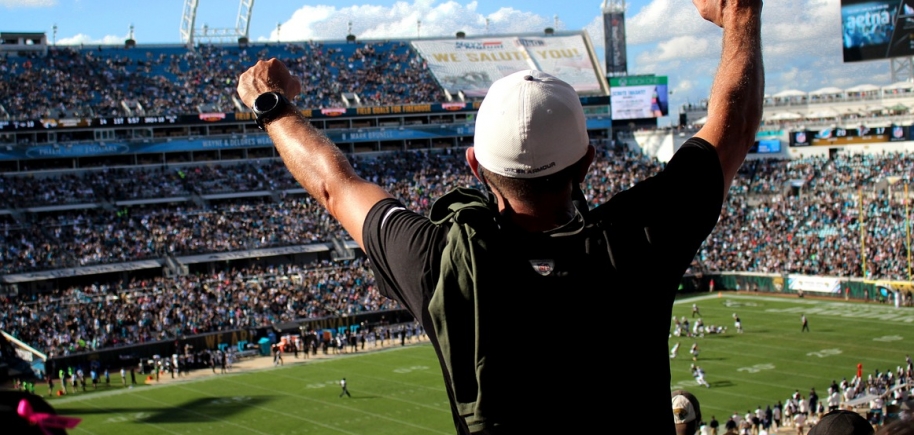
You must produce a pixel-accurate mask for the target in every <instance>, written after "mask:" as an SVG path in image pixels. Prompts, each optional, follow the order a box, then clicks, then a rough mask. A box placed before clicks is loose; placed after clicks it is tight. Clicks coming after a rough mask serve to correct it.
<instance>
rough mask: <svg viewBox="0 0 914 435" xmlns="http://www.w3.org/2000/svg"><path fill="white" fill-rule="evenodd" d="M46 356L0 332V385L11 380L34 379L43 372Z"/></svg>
mask: <svg viewBox="0 0 914 435" xmlns="http://www.w3.org/2000/svg"><path fill="white" fill-rule="evenodd" d="M45 360H47V356H46V355H44V354H43V353H41V352H38V351H37V350H35V349H34V348H32V347H30V346H28V345H27V344H25V343H23V342H21V341H19V340H17V339H16V338H15V337H13V336H12V335H10V334H8V333H6V332H4V331H0V385H4V384H6V383H7V382H9V381H11V380H13V379H17V378H18V379H35V378H38V377H39V373H40V372H44V361H45Z"/></svg>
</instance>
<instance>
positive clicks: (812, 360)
mask: <svg viewBox="0 0 914 435" xmlns="http://www.w3.org/2000/svg"><path fill="white" fill-rule="evenodd" d="M693 303H696V304H698V306H699V308H700V312H701V316H702V320H703V322H704V323H705V325H710V324H714V325H722V326H726V327H727V330H726V332H725V333H723V334H711V335H705V337H703V338H687V337H675V336H674V337H672V338H671V339H670V346H672V345H673V344H675V343H676V342H677V341H679V342H681V347H680V350H679V353H678V356H677V357H676V358H675V359H673V360H671V362H670V364H671V371H672V382H673V385H672V387H673V388H686V389H688V390H690V391H693V392H695V394H696V395H697V396H698V398H699V400H700V402H701V406H702V414H703V416H704V418H705V419H706V420H707V419H709V418H710V417H711V416H712V415H715V416H716V417H717V418H718V420H721V421H724V420H726V418H727V416H729V415H730V414H732V413H733V412H739V413H741V414H742V413H745V412H746V411H747V410H750V409H751V410H754V409H755V408H756V407H757V406H761V407H762V408H764V407H765V406H766V405H768V404H774V403H775V402H776V401H777V400H781V401H783V400H784V399H786V398H787V397H788V396H789V395H790V394H791V393H793V392H794V390H799V391H800V392H801V393H802V394H803V396H804V397H805V396H806V395H807V393H808V392H809V389H810V388H811V387H814V388H815V389H816V391H817V392H818V394H819V397H820V399H823V400H824V398H825V396H826V395H827V390H828V386H829V385H830V384H831V381H832V380H833V379H834V380H837V381H839V382H840V381H841V379H842V378H843V377H847V378H848V379H851V378H852V377H853V376H854V374H855V371H856V366H857V364H858V363H862V364H863V372H864V376H866V375H867V374H869V373H873V372H874V371H875V370H879V371H881V372H882V371H886V370H894V369H895V368H896V367H897V366H901V365H904V363H905V355H906V354H908V353H910V352H911V350H912V349H911V344H910V343H911V340H912V338H914V334H912V332H914V329H912V328H914V325H912V323H914V310H912V309H911V308H895V307H893V306H890V305H882V304H876V303H853V302H851V303H848V302H843V301H824V300H814V299H799V298H796V297H787V298H782V297H773V296H768V297H766V296H743V295H733V294H727V293H724V294H723V295H722V297H718V295H717V294H716V293H715V294H710V295H707V296H702V297H698V298H691V299H684V300H681V301H677V303H676V305H675V306H674V314H676V315H677V316H678V317H683V316H685V317H686V318H687V319H689V320H690V321H694V320H695V319H696V318H697V317H696V318H693V317H691V316H692V314H691V313H692V310H691V306H692V304H693ZM641 309H643V308H641ZM734 313H736V314H738V315H739V317H740V319H741V320H742V324H743V329H744V331H745V332H744V333H741V334H740V333H737V332H736V330H735V328H734V325H733V318H732V315H733V314H734ZM803 314H805V315H806V317H807V318H808V319H809V327H810V331H809V332H802V331H801V322H800V317H801V316H802V315H803ZM693 343H698V346H699V349H700V353H699V356H698V361H693V360H692V357H691V355H690V354H689V348H690V347H691V346H692V344H693ZM630 354H631V355H632V360H630V361H624V362H623V363H624V364H630V365H637V363H638V362H637V361H636V360H635V359H636V358H637V357H638V356H637V353H630ZM569 357H573V356H569ZM693 363H694V364H697V365H699V366H701V367H702V368H704V370H705V372H706V379H707V381H708V382H709V383H710V385H711V387H710V388H705V387H700V386H698V385H697V383H696V382H695V380H694V379H693V378H692V376H691V373H690V370H689V367H690V365H691V364H693ZM575 375H576V374H575ZM570 376H572V375H570ZM594 376H598V375H594ZM344 377H345V378H346V379H347V381H348V383H349V391H350V392H351V394H352V397H351V398H350V397H340V396H339V395H340V392H341V389H340V386H339V380H340V379H341V378H344ZM112 383H113V384H114V385H116V387H112V388H111V390H110V391H99V392H92V393H88V394H81V395H75V396H71V397H66V398H63V399H59V398H54V399H52V400H51V403H52V404H54V406H55V407H56V408H57V411H58V412H59V413H61V414H63V415H72V416H78V417H82V418H83V422H82V423H81V424H80V425H79V426H78V427H77V428H76V429H74V430H72V431H71V433H74V434H79V433H83V434H98V435H102V434H123V433H130V434H197V433H218V434H220V435H228V434H248V433H254V434H271V435H273V434H350V435H361V434H365V435H368V434H452V433H454V429H453V425H452V423H451V418H450V411H449V408H448V404H447V396H446V393H445V389H444V386H443V381H442V377H441V373H440V369H439V366H438V362H437V359H436V358H435V354H434V351H433V350H432V348H431V346H430V345H429V344H427V342H426V343H425V344H421V345H414V346H407V347H403V348H397V347H394V348H390V349H387V350H382V351H378V352H372V353H361V354H354V355H346V356H341V357H337V358H332V359H324V360H320V361H313V362H309V363H306V364H295V365H287V366H283V367H275V368H274V367H271V368H269V369H265V370H258V371H252V372H247V373H233V374H230V375H219V376H208V377H203V378H198V379H196V380H191V381H187V382H175V383H170V384H166V385H161V386H154V387H141V388H136V389H124V388H121V387H119V380H118V381H116V382H115V381H114V380H112ZM100 390H101V389H100ZM41 391H44V390H41Z"/></svg>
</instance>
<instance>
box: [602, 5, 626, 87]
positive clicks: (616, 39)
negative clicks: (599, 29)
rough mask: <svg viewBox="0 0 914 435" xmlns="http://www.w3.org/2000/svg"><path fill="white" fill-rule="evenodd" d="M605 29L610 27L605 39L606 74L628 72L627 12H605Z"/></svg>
mask: <svg viewBox="0 0 914 435" xmlns="http://www.w3.org/2000/svg"><path fill="white" fill-rule="evenodd" d="M603 29H609V31H608V32H606V35H604V38H605V40H604V41H603V43H604V45H605V47H606V53H605V54H606V74H625V73H627V72H628V58H627V57H628V55H627V53H626V45H625V13H624V12H611V13H604V14H603Z"/></svg>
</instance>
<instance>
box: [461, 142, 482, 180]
mask: <svg viewBox="0 0 914 435" xmlns="http://www.w3.org/2000/svg"><path fill="white" fill-rule="evenodd" d="M466 158H467V164H468V165H470V170H471V171H473V175H474V176H475V177H476V179H477V180H479V181H480V182H482V184H486V180H484V179H483V178H482V176H481V175H479V160H476V150H475V149H474V148H473V147H467V152H466Z"/></svg>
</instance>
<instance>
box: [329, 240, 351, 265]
mask: <svg viewBox="0 0 914 435" xmlns="http://www.w3.org/2000/svg"><path fill="white" fill-rule="evenodd" d="M330 242H331V244H332V245H333V251H331V252H330V257H331V258H332V259H333V261H348V260H352V259H354V258H355V251H353V250H352V249H349V248H347V247H346V243H345V242H344V241H343V239H341V238H339V237H334V238H333V239H332V240H331V241H330Z"/></svg>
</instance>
